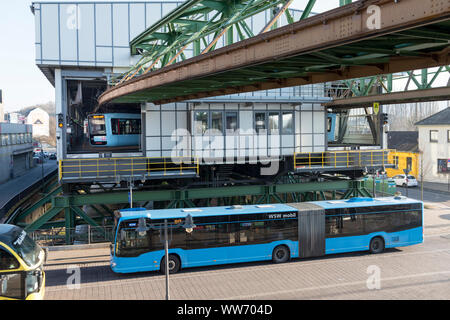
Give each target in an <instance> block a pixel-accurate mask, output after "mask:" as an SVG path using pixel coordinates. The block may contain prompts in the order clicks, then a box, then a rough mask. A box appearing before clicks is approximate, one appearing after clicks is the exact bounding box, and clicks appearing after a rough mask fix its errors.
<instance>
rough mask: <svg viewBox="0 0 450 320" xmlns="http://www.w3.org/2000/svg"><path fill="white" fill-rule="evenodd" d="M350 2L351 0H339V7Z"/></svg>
mask: <svg viewBox="0 0 450 320" xmlns="http://www.w3.org/2000/svg"><path fill="white" fill-rule="evenodd" d="M350 3H352V0H339V6H341V7H342V6H345V5H347V4H350Z"/></svg>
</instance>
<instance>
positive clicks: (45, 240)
mask: <svg viewBox="0 0 450 320" xmlns="http://www.w3.org/2000/svg"><path fill="white" fill-rule="evenodd" d="M113 230H114V227H113V226H101V227H100V226H99V227H93V226H90V225H79V226H77V227H75V228H65V227H61V228H52V229H46V230H36V231H33V232H30V233H29V234H28V235H29V236H30V237H31V238H32V239H33V240H34V241H36V242H37V243H39V245H41V246H44V247H51V246H58V245H67V243H66V239H67V238H66V233H68V234H69V238H68V239H69V243H71V244H93V243H105V242H112V240H113V238H114V234H113Z"/></svg>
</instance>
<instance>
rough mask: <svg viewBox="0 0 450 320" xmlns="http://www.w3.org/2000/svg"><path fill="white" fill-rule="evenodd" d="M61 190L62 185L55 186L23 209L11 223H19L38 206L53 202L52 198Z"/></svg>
mask: <svg viewBox="0 0 450 320" xmlns="http://www.w3.org/2000/svg"><path fill="white" fill-rule="evenodd" d="M61 192H62V188H61V187H60V186H59V187H57V188H55V189H54V190H53V191H51V192H50V193H48V194H46V195H45V196H43V197H42V198H41V199H40V200H38V201H36V202H35V203H33V204H32V205H31V206H30V207H28V208H26V209H25V210H24V211H22V212H21V213H20V214H19V215H17V216H16V217H15V218H14V221H12V222H11V223H17V222H19V221H22V220H23V219H25V218H26V217H27V216H29V215H30V214H31V213H33V212H34V211H35V210H37V209H38V208H40V207H42V206H43V205H45V204H47V203H49V202H51V201H52V198H53V197H54V196H56V195H57V194H60V193H61Z"/></svg>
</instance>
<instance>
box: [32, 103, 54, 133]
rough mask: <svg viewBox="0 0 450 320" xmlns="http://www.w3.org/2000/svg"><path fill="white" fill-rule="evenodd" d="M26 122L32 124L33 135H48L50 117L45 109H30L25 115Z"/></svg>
mask: <svg viewBox="0 0 450 320" xmlns="http://www.w3.org/2000/svg"><path fill="white" fill-rule="evenodd" d="M27 124H31V125H32V126H33V137H42V136H46V137H48V136H50V125H49V124H50V117H49V115H48V113H47V112H46V111H45V110H43V109H41V108H36V109H33V110H31V111H30V113H29V114H28V116H27Z"/></svg>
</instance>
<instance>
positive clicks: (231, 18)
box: [111, 0, 316, 84]
mask: <svg viewBox="0 0 450 320" xmlns="http://www.w3.org/2000/svg"><path fill="white" fill-rule="evenodd" d="M292 1H293V0H225V1H220V2H219V1H210V0H200V1H198V0H197V1H195V0H191V1H187V2H185V3H184V4H183V5H182V6H179V7H177V8H176V9H174V10H173V11H172V12H170V13H169V14H168V15H167V16H165V17H164V18H162V19H161V20H160V21H158V22H156V23H155V24H154V25H152V26H150V27H149V28H148V29H147V30H145V31H144V32H142V33H141V34H140V35H138V36H137V37H136V38H135V39H133V40H132V41H131V42H130V49H131V54H133V55H137V54H139V55H141V56H142V58H141V59H140V60H139V61H138V63H137V64H136V65H135V66H133V67H132V68H130V69H129V70H128V71H127V72H126V73H125V74H123V75H121V76H119V77H118V78H113V79H112V82H111V84H117V83H122V82H124V81H127V80H130V79H132V78H134V77H136V76H138V75H141V74H146V73H147V72H149V71H152V70H154V69H157V68H161V67H164V66H167V65H170V64H172V63H174V62H175V61H176V60H177V59H178V58H179V57H181V59H182V60H185V59H186V57H185V55H184V51H185V49H186V48H188V47H192V49H193V53H194V56H196V55H199V54H204V53H207V52H209V51H212V50H214V49H215V47H216V44H217V41H218V40H219V39H220V38H222V37H223V36H225V43H226V45H230V44H232V43H233V42H235V40H238V41H242V40H244V39H246V38H250V37H253V36H254V34H253V32H252V30H251V28H250V27H249V26H248V25H247V22H246V19H248V18H250V17H252V16H254V15H256V14H258V13H260V12H262V11H266V10H269V9H273V10H271V20H270V22H269V23H268V24H267V25H266V26H265V27H264V28H263V30H261V32H260V33H264V32H267V31H268V30H270V29H274V28H276V27H277V20H278V19H279V18H280V16H281V15H282V14H285V16H286V19H287V21H288V23H293V22H294V20H293V18H292V15H291V13H290V12H289V10H287V9H288V7H289V5H290V4H291V3H292ZM315 2H316V1H315V0H309V2H308V3H307V5H306V7H305V10H304V11H303V14H302V16H301V18H300V19H301V20H302V19H306V18H307V17H308V16H309V15H310V14H311V11H312V8H313V6H314V3H315ZM161 31H163V32H161ZM234 31H236V33H237V35H238V39H234V36H233V35H234ZM211 36H212V38H213V40H212V41H209V40H208V39H209V38H210V37H211ZM202 44H203V47H204V48H203V49H201V46H202Z"/></svg>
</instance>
